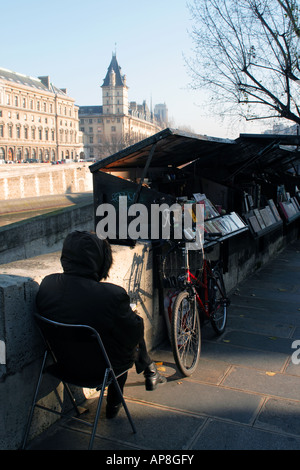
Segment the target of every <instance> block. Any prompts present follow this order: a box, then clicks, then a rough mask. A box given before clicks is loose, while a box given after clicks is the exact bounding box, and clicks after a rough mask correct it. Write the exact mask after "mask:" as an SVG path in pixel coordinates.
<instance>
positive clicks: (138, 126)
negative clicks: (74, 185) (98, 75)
mask: <svg viewBox="0 0 300 470" xmlns="http://www.w3.org/2000/svg"><path fill="white" fill-rule="evenodd" d="M101 88H102V106H80V107H79V119H80V131H81V132H82V133H83V143H84V154H85V158H86V159H93V158H95V159H101V158H103V157H105V156H108V155H111V154H113V153H116V152H117V151H119V150H121V149H123V148H125V147H128V146H129V145H132V144H134V143H136V142H138V141H140V140H142V139H145V138H146V137H149V136H151V135H153V134H155V133H157V132H159V131H160V130H161V129H163V128H165V127H167V119H166V117H167V107H166V105H158V106H163V109H164V112H162V108H158V114H157V115H156V112H154V113H153V112H152V111H151V110H150V109H149V108H148V106H147V104H146V101H144V102H143V103H142V104H137V103H136V102H135V101H131V102H129V101H128V86H127V83H126V77H125V75H122V73H121V67H120V66H119V64H118V61H117V58H116V55H115V54H113V56H112V59H111V62H110V65H109V67H108V70H107V74H106V76H105V78H104V81H103V84H102V86H101Z"/></svg>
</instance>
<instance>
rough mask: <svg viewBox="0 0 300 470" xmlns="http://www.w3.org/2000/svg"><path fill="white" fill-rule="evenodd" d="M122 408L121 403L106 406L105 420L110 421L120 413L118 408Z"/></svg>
mask: <svg viewBox="0 0 300 470" xmlns="http://www.w3.org/2000/svg"><path fill="white" fill-rule="evenodd" d="M121 406H122V403H119V404H118V405H109V404H107V405H106V418H107V419H112V418H115V417H116V416H117V414H118V413H119V411H120V408H121Z"/></svg>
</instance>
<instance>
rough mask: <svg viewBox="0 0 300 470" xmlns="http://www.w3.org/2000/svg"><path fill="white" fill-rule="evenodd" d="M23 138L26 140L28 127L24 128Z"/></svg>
mask: <svg viewBox="0 0 300 470" xmlns="http://www.w3.org/2000/svg"><path fill="white" fill-rule="evenodd" d="M24 137H25V139H28V127H24Z"/></svg>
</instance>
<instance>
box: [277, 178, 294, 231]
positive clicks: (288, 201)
mask: <svg viewBox="0 0 300 470" xmlns="http://www.w3.org/2000/svg"><path fill="white" fill-rule="evenodd" d="M299 196H300V192H299V190H298V188H297V186H296V196H293V197H291V196H290V194H289V193H288V192H286V191H285V188H284V185H282V186H278V190H277V199H278V206H279V210H280V212H281V214H282V217H283V218H284V220H285V222H286V223H290V222H293V221H294V220H296V219H298V217H300V203H299Z"/></svg>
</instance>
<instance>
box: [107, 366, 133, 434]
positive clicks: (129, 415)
mask: <svg viewBox="0 0 300 470" xmlns="http://www.w3.org/2000/svg"><path fill="white" fill-rule="evenodd" d="M111 373H112V379H113V382H114V385H115V387H116V389H117V392H118V394H119V397H120V399H121V401H122V405H123V407H124V410H125V412H126V415H127V418H128V420H129V422H130V425H131V427H132V431H133V433H134V434H136V433H137V430H136V427H135V425H134V422H133V420H132V418H131V414H130V413H129V410H128V407H127V405H126V402H125V400H124V397H123V393H122V391H121V389H120V386H119V384H118V381H117V379H116V376H115V373H114V371H113V370H112V371H111Z"/></svg>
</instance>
